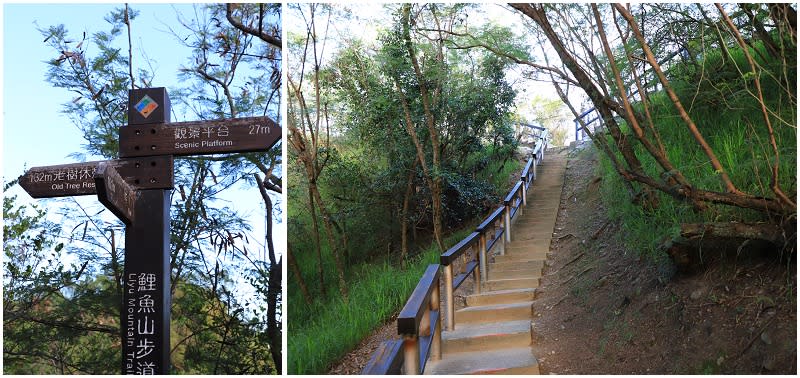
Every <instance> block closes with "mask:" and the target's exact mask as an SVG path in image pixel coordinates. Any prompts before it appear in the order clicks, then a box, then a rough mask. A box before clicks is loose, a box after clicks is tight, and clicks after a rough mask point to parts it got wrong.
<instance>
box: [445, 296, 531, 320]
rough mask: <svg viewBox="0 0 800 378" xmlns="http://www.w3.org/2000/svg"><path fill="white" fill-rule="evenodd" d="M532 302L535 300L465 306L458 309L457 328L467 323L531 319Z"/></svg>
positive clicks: (456, 314)
mask: <svg viewBox="0 0 800 378" xmlns="http://www.w3.org/2000/svg"><path fill="white" fill-rule="evenodd" d="M498 290H500V289H498ZM532 304H533V301H526V302H517V303H503V304H493V305H484V306H471V307H465V308H462V309H460V310H456V313H455V316H456V328H458V327H459V326H460V325H462V324H466V323H483V322H501V321H509V320H525V319H530V318H531V312H532V310H531V305H532Z"/></svg>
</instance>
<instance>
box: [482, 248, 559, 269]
mask: <svg viewBox="0 0 800 378" xmlns="http://www.w3.org/2000/svg"><path fill="white" fill-rule="evenodd" d="M548 253H549V251H535V252H529V253H521V252H520V253H516V254H505V255H502V256H495V257H494V263H495V264H497V263H515V262H529V261H544V260H547V254H548ZM489 271H491V268H490V269H489Z"/></svg>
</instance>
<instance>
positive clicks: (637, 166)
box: [511, 4, 657, 208]
mask: <svg viewBox="0 0 800 378" xmlns="http://www.w3.org/2000/svg"><path fill="white" fill-rule="evenodd" d="M511 6H512V7H513V8H515V9H517V10H518V11H520V12H522V13H523V14H524V15H526V16H528V17H529V18H530V19H532V20H533V21H534V22H536V23H537V24H538V25H539V26H540V27H541V28H542V32H543V33H544V35H545V36H546V37H547V39H548V40H549V41H550V44H551V45H552V46H553V48H554V49H555V51H556V53H558V56H559V57H560V58H561V61H562V62H563V63H564V65H566V66H567V68H568V69H569V70H570V72H572V75H573V76H575V79H576V80H577V81H578V84H579V85H580V86H581V88H582V89H583V90H584V91H585V92H586V94H587V95H588V96H589V99H591V100H592V104H594V106H595V109H597V111H598V112H599V113H600V116H601V117H602V119H603V121H604V122H605V124H606V127H607V128H608V130H609V132H610V134H611V137H612V138H614V142H615V143H616V145H617V148H618V149H619V150H620V152H621V153H622V157H623V158H624V159H625V162H626V163H627V164H628V167H630V169H631V170H632V171H633V172H639V173H642V172H643V170H642V164H641V162H640V161H639V158H637V157H636V154H635V153H634V151H633V146H632V145H631V144H630V142H629V141H628V137H627V135H624V134H623V133H622V131H621V130H620V128H619V125H617V122H616V121H615V120H614V115H613V114H612V113H611V108H612V107H613V108H614V109H615V111H617V113H619V114H622V113H623V112H624V111H623V110H622V109H621V107H620V106H619V104H616V103H614V102H613V101H612V100H611V99H609V98H607V97H605V96H603V93H601V92H600V90H599V89H597V87H595V85H594V84H593V83H592V79H591V78H590V77H589V75H588V74H587V73H586V71H584V70H583V69H582V68H581V67H580V65H579V64H578V62H577V61H576V60H575V58H574V57H573V56H572V54H571V53H570V52H569V51H568V50H567V48H566V47H565V46H564V44H563V43H561V40H560V38H559V35H558V33H556V32H555V30H553V27H552V25H551V24H550V21H549V20H548V19H547V15H546V14H545V11H544V7H543V6H542V5H532V4H511ZM642 174H643V173H642ZM642 191H643V192H642V194H643V197H642V198H641V200H642V203H643V205H644V207H650V208H652V207H655V206H657V197H656V196H655V193H653V191H652V189H651V188H648V187H643V188H642Z"/></svg>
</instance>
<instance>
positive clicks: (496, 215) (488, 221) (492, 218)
mask: <svg viewBox="0 0 800 378" xmlns="http://www.w3.org/2000/svg"><path fill="white" fill-rule="evenodd" d="M505 210H506V208H505V206H500V207H498V208H497V209H495V211H494V212H492V214H490V215H489V216H488V217H486V219H484V220H483V222H481V224H479V225H478V227H477V228H475V230H476V231H478V232H483V231H484V230H486V228H488V227H489V226H491V225H492V223H494V222H495V221H496V220H497V219H498V218H500V217H501V216H502V215H503V211H505Z"/></svg>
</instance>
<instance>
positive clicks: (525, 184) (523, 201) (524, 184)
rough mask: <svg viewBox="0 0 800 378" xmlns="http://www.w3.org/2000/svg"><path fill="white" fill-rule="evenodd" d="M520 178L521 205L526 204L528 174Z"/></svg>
mask: <svg viewBox="0 0 800 378" xmlns="http://www.w3.org/2000/svg"><path fill="white" fill-rule="evenodd" d="M528 174H530V173H528ZM520 180H522V205H523V206H528V176H525V177H522V178H520Z"/></svg>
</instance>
